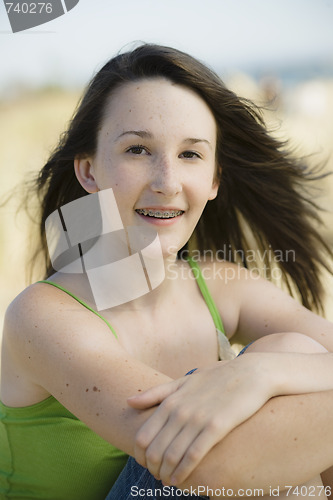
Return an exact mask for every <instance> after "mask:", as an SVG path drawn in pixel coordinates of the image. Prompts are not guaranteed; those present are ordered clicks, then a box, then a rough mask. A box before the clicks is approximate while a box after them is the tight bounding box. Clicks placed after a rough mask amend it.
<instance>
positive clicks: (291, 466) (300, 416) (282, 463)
mask: <svg viewBox="0 0 333 500" xmlns="http://www.w3.org/2000/svg"><path fill="white" fill-rule="evenodd" d="M41 286H43V285H38V286H37V287H35V289H34V290H32V291H31V293H30V295H26V296H23V297H22V298H21V299H20V300H19V303H18V304H16V306H15V307H14V308H13V309H12V310H10V311H9V313H8V316H7V321H6V331H5V334H4V349H5V350H6V356H8V357H7V359H8V361H7V362H12V364H13V366H14V365H15V366H16V367H18V366H19V367H20V368H19V369H17V370H20V375H22V374H24V376H25V378H26V379H27V380H29V381H30V387H34V388H36V391H40V392H39V394H40V396H39V400H41V399H42V398H43V397H47V395H49V394H52V395H54V396H55V397H56V398H57V399H58V400H59V401H60V402H61V403H62V404H64V406H66V407H67V408H68V409H69V410H70V411H71V412H72V413H74V414H75V415H77V417H78V418H80V420H82V421H83V422H85V423H86V424H87V425H88V426H89V427H91V428H92V429H93V430H94V431H95V432H96V433H98V434H99V435H101V436H102V437H103V438H104V439H106V440H107V441H109V442H110V443H112V444H113V445H115V446H117V447H119V448H120V449H123V450H124V451H125V452H127V453H129V454H131V455H133V456H134V455H135V454H136V446H137V444H138V443H137V441H136V436H137V433H138V431H139V429H140V428H141V427H142V426H143V424H144V423H145V422H147V421H148V419H149V417H151V416H153V415H154V414H155V413H156V414H157V411H156V409H155V408H149V409H144V410H138V409H134V408H131V407H130V406H129V405H128V401H127V398H128V397H129V396H131V395H133V394H137V393H138V391H139V390H141V391H144V390H146V389H149V388H151V387H155V386H157V385H160V384H164V383H166V382H170V378H169V377H167V376H165V375H163V374H162V373H159V372H157V371H156V370H154V369H152V368H149V367H147V366H146V365H144V364H143V363H141V362H139V361H138V360H136V359H134V358H133V357H131V356H129V355H128V353H126V352H125V351H124V350H123V349H122V348H121V346H120V345H119V344H118V343H117V341H116V340H115V339H113V338H112V337H111V336H110V332H109V330H108V328H107V327H106V326H105V325H104V324H102V325H101V322H100V320H99V319H98V318H95V317H94V316H93V315H92V314H91V313H90V312H88V311H84V310H82V308H81V307H80V306H78V305H76V304H74V305H73V304H72V302H70V303H65V304H63V302H65V301H64V297H63V296H62V295H59V293H60V292H59V291H57V290H50V289H51V287H47V285H44V287H43V291H41V289H40V287H41ZM45 287H46V288H48V289H47V290H45ZM65 300H66V301H70V300H71V299H67V297H66V299H65ZM36 304H38V306H39V307H38V309H39V314H38V320H37V321H36ZM286 304H287V303H285V305H284V306H283V305H281V307H282V309H283V308H284V310H285V311H286V310H287V305H286ZM288 307H291V308H292V306H291V305H290V306H289V302H288ZM294 307H296V306H294ZM297 307H298V306H297ZM59 309H61V314H59ZM27 311H28V314H27ZM298 312H299V310H298ZM294 313H295V310H294ZM309 314H310V315H311V313H309ZM73 315H74V316H75V324H74V323H73ZM288 315H289V312H288ZM299 315H300V316H301V317H302V318H303V320H302V321H303V322H304V324H303V323H302V322H300V321H299V319H298V320H297V321H298V326H299V328H298V330H296V331H299V330H301V331H302V330H305V329H308V330H311V332H313V331H315V332H316V335H320V337H321V338H323V339H324V341H323V343H324V344H325V343H326V345H325V347H326V348H327V349H328V350H330V348H331V347H332V337H333V336H332V337H330V335H331V332H332V327H331V324H329V323H328V322H326V321H324V320H321V319H320V318H318V317H317V316H315V315H311V321H310V316H308V314H307V312H306V313H305V312H302V313H299V314H298V316H299ZM277 316H278V315H277ZM250 323H251V322H249V324H250ZM278 323H279V321H278V319H276V320H274V318H273V319H272V324H271V325H270V328H271V329H273V331H274V329H275V328H276V325H277V324H278ZM280 324H281V323H280ZM36 325H37V326H36ZM241 325H242V319H241V320H240V326H241ZM302 325H303V326H302ZM305 325H306V327H305ZM23 326H24V328H23ZM257 328H258V330H260V325H259V324H258V322H257ZM22 330H24V335H23V333H22ZM249 330H250V332H251V331H253V328H250V329H249ZM308 330H307V331H303V333H305V334H307V335H308ZM92 331H93V332H94V335H93V336H92V335H91V332H92ZM275 331H278V330H275ZM285 331H286V330H285ZM311 332H310V333H311ZM266 333H271V332H270V331H268V332H266ZM250 356H258V355H257V354H254V353H253V354H249V355H247V356H243V357H242V358H239V359H238V360H237V364H236V362H234V361H232V362H230V363H226V364H223V363H220V364H218V365H217V366H215V367H212V368H210V369H208V370H206V371H205V370H202V372H201V373H198V374H196V375H192V376H191V377H186V385H185V383H184V384H183V382H184V379H180V382H179V381H178V382H175V383H176V384H180V385H182V386H184V391H185V393H186V394H188V395H190V394H191V393H193V391H197V390H199V389H198V388H197V389H195V387H194V386H195V385H196V384H197V383H198V382H199V383H200V384H202V387H206V388H207V387H212V390H214V391H215V393H214V394H213V393H212V394H211V396H210V397H209V399H210V400H214V397H215V398H216V393H217V394H218V393H220V392H221V391H220V387H223V388H224V391H223V396H222V398H221V401H220V407H219V408H218V413H219V415H220V417H219V420H220V421H222V423H223V425H222V427H223V426H224V430H223V432H222V437H223V436H225V437H224V438H223V439H221V438H219V440H218V441H217V444H216V445H215V446H213V447H212V448H211V449H210V451H208V453H207V454H206V455H205V457H204V458H203V459H202V460H201V461H200V464H199V465H198V466H197V467H196V468H195V469H194V471H193V472H192V473H191V474H190V475H189V477H188V478H187V479H186V480H183V481H179V480H178V482H177V484H179V485H180V486H188V485H192V486H197V485H207V486H209V487H211V488H214V487H215V488H218V487H221V483H223V486H225V487H230V488H233V489H234V490H236V489H237V488H242V487H243V488H249V487H253V488H255V487H260V488H263V489H265V490H266V491H268V488H269V487H270V486H274V485H281V486H284V485H287V484H290V485H297V484H301V483H302V482H304V481H306V480H308V479H309V478H311V477H314V476H315V475H316V474H318V473H320V472H322V471H324V470H326V469H328V468H329V467H330V466H331V465H332V464H333V446H332V443H333V419H332V417H331V416H332V415H333V390H332V385H333V382H332V381H333V367H332V359H331V357H330V355H329V354H325V353H323V354H321V353H318V354H303V355H292V354H291V355H290V357H289V358H288V357H287V356H285V355H284V354H283V355H281V356H280V358H279V359H280V360H281V365H280V366H281V367H283V369H279V370H276V369H274V366H273V367H272V368H271V369H269V368H267V367H268V366H269V365H270V361H272V360H273V357H272V356H273V355H270V354H268V353H267V354H266V355H263V356H262V359H265V360H266V361H265V363H266V365H265V366H266V373H267V374H268V373H270V374H271V375H270V376H269V379H270V380H272V374H274V373H280V374H284V378H283V377H282V378H281V379H279V381H278V384H277V385H275V384H273V386H271V387H270V388H268V386H269V384H267V382H266V381H265V379H264V378H263V376H262V374H263V373H265V371H264V372H262V371H261V372H260V371H259V370H255V369H253V366H261V369H263V365H260V363H259V364H258V363H251V365H252V368H250V365H249V359H250ZM275 356H277V355H276V354H275ZM252 359H254V358H252ZM288 359H289V361H288ZM296 359H297V360H298V361H297V362H298V363H299V365H298V370H295V366H296V365H295V362H296V361H295V360H296ZM275 360H277V358H276V357H275ZM275 363H276V361H275ZM233 367H238V368H237V370H233ZM275 368H276V365H275ZM209 370H210V371H209ZM228 370H229V371H228ZM230 370H232V372H233V375H232V376H231V371H230ZM269 370H271V371H269ZM300 370H302V371H303V373H304V374H305V373H306V375H307V376H306V377H305V378H304V377H300V379H299V382H298V384H299V385H297V386H296V385H295V386H294V387H293V386H290V388H289V391H290V392H288V391H287V388H285V392H284V394H285V393H287V394H290V395H287V396H282V397H279V396H278V394H279V392H282V388H281V383H283V380H284V381H285V380H286V378H288V377H294V376H295V375H296V374H297V373H298V372H299V371H300ZM55 374H56V376H55ZM13 376H14V373H13ZM282 379H283V380H282ZM239 380H240V383H239V385H238V386H239V388H240V389H239V390H238V392H237V391H236V392H235V391H234V388H232V384H238V382H237V381H239ZM214 381H215V383H214ZM226 381H228V384H231V385H230V386H229V391H228V386H226ZM261 381H263V382H264V383H262V382H261ZM311 383H312V385H311ZM192 384H193V386H192ZM295 384H296V381H295ZM301 384H303V385H301ZM306 384H308V385H306ZM253 387H256V390H255V391H254V393H252V392H251V396H252V395H253V394H255V395H256V397H255V398H253V397H251V398H247V399H246V404H245V399H244V397H243V396H244V394H250V393H249V391H250V390H251V389H252V388H253ZM272 387H273V389H272ZM278 387H279V390H278ZM286 387H287V386H286ZM302 387H303V389H302ZM94 388H97V389H98V390H96V391H95V390H94ZM217 388H218V390H217V391H216V389H217ZM225 388H226V389H225ZM87 389H89V391H87ZM90 389H91V390H90ZM295 389H297V390H298V392H306V393H307V392H311V390H315V391H316V392H315V393H313V394H300V395H296V396H295V395H291V394H292V392H293V391H294V392H297V390H295ZM36 391H34V393H35V394H37V392H36ZM173 392H174V393H175V394H177V391H173ZM231 392H232V394H233V396H232V399H231V400H230V401H234V403H233V405H234V411H233V412H232V411H230V405H229V404H225V401H226V400H225V398H226V397H227V396H228V394H229V395H230V394H231ZM194 393H195V392H194ZM199 393H200V392H199ZM201 393H202V391H201ZM197 394H198V392H196V393H195V400H196V404H197V401H198V400H197ZM208 396H209V395H208ZM162 399H163V398H162ZM170 399H171V398H166V399H165V401H166V402H167V401H170ZM182 399H183V398H182ZM183 400H184V399H183ZM267 400H269V401H268V402H266V401H267ZM171 401H172V399H171ZM36 402H37V401H36ZM132 402H133V401H132ZM168 404H170V403H168ZM202 404H203V405H204V404H205V403H204V402H202ZM132 406H133V405H132ZM146 406H149V405H146ZM164 407H165V405H164ZM159 408H162V405H160V407H159ZM169 410H170V407H169ZM239 410H241V411H242V413H241V412H240V411H239ZM170 412H171V416H172V415H174V416H175V417H176V420H177V414H178V416H179V410H174V409H172V405H171V410H170ZM177 412H178V413H177ZM97 414H98V417H97ZM236 414H237V419H238V420H233V418H234V415H236ZM225 421H227V422H229V423H228V425H229V427H228V425H227V426H225V424H224V422H225ZM212 422H213V423H211V425H212V426H213V427H210V428H209V427H208V429H209V432H211V430H212V428H213V430H214V429H216V419H215V420H214V419H213V420H212ZM231 429H233V430H231ZM229 431H230V432H229ZM214 432H215V435H216V431H214ZM218 433H219V434H220V436H221V429H218ZM286 457H287V460H286ZM169 462H170V460H169ZM171 463H172V460H171ZM160 476H161V474H160ZM161 477H162V478H163V479H164V480H165V481H166V482H168V481H170V480H171V476H170V468H169V472H167V473H166V474H165V476H164V477H163V476H161Z"/></svg>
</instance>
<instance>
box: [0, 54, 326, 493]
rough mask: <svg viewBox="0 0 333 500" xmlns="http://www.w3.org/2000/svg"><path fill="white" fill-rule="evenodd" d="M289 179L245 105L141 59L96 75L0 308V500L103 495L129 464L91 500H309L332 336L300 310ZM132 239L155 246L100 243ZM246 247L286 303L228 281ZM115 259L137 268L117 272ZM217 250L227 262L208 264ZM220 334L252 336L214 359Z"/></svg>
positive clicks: (301, 207)
mask: <svg viewBox="0 0 333 500" xmlns="http://www.w3.org/2000/svg"><path fill="white" fill-rule="evenodd" d="M306 177H309V173H308V171H307V170H306V169H305V167H304V166H303V165H301V164H299V163H298V162H296V161H295V160H293V159H292V158H290V157H289V156H288V154H287V153H285V152H284V151H283V148H282V145H281V144H279V143H278V142H277V141H276V140H274V139H272V138H271V137H270V136H269V135H268V134H267V132H266V130H265V128H264V124H263V122H262V120H261V118H260V115H259V114H258V112H257V111H256V110H255V108H254V107H252V106H251V105H250V104H249V103H247V102H245V101H244V100H241V99H239V98H238V97H237V96H235V95H234V94H233V93H232V92H230V91H229V90H228V89H226V88H225V86H224V85H223V83H222V82H221V80H220V79H219V78H218V77H217V76H216V75H215V74H214V73H212V72H211V71H210V70H209V69H208V68H206V67H205V66H204V65H202V64H201V63H200V62H198V61H196V60H195V59H193V58H192V57H190V56H188V55H186V54H183V53H182V52H179V51H177V50H174V49H171V48H167V47H159V46H154V45H143V46H141V47H138V48H137V49H135V50H133V51H131V52H128V53H125V54H121V55H118V56H117V57H115V58H113V59H111V60H110V61H109V62H108V63H107V64H106V65H105V66H104V67H103V68H102V69H101V70H100V72H99V73H98V74H97V75H96V76H95V78H94V79H93V80H92V82H91V84H90V86H89V87H88V89H87V91H86V93H85V96H84V97H83V99H82V101H81V103H80V105H79V107H78V109H77V111H76V113H75V115H74V118H73V120H72V122H71V125H70V127H69V129H68V131H67V133H66V134H65V135H64V136H63V138H62V139H61V141H60V144H59V146H58V148H57V149H56V150H55V152H54V154H53V155H52V156H51V158H50V159H49V161H48V162H47V164H46V165H45V166H44V167H43V169H42V170H41V172H40V174H39V176H38V179H37V181H36V190H37V194H38V196H39V199H40V201H41V215H40V235H41V245H40V248H41V249H42V251H43V253H44V256H45V262H46V275H45V278H46V280H44V281H42V282H38V283H35V284H33V285H32V286H30V287H28V288H27V289H26V290H24V291H23V292H22V293H21V294H20V295H19V296H18V297H17V298H16V299H15V300H14V301H13V303H12V304H11V305H10V306H9V308H8V311H7V314H6V320H5V327H4V333H3V347H2V349H3V352H2V376H1V401H2V403H1V407H0V411H1V413H0V416H1V427H0V429H1V432H0V440H1V448H0V449H1V452H0V464H1V467H0V470H1V472H0V492H1V494H2V497H3V498H31V499H32V498H34V499H35V498H36V499H37V498H42V499H44V500H46V499H49V498H50V499H51V498H52V499H57V500H61V499H69V498H71V499H87V500H88V499H98V498H101V499H102V498H105V496H106V495H107V493H108V491H109V490H110V488H111V487H112V485H113V484H114V482H115V481H116V478H117V477H118V475H119V473H120V471H121V470H122V469H123V467H124V466H125V463H126V460H127V456H128V455H130V456H132V457H135V458H136V460H137V462H138V463H139V464H141V465H142V466H144V467H147V470H143V471H142V468H140V466H139V465H136V464H134V463H133V460H131V459H130V461H129V463H128V465H127V466H126V467H125V469H124V471H123V475H122V477H120V478H119V482H118V483H117V485H116V486H115V487H114V489H113V490H112V491H111V493H110V497H109V498H122V499H123V498H126V496H127V495H128V496H129V498H131V497H133V495H134V496H136V495H138V494H139V493H138V491H139V490H138V489H134V490H133V489H132V487H135V488H139V487H140V484H142V483H141V482H140V478H139V476H142V472H143V475H144V481H146V479H147V477H148V481H149V483H148V484H150V485H153V486H154V487H155V486H156V485H159V486H161V484H162V483H160V482H156V481H155V478H156V480H159V479H161V480H162V481H163V483H164V485H165V487H167V486H168V485H176V486H178V487H180V488H192V490H193V492H194V493H201V494H204V495H205V494H207V495H208V496H210V497H211V498H214V497H216V496H219V494H220V492H221V494H223V493H222V489H221V488H222V486H223V487H224V488H226V489H230V490H232V492H233V494H234V495H236V496H237V495H241V491H242V490H244V489H248V488H251V491H252V495H254V496H255V495H256V494H257V495H260V493H258V492H257V493H256V491H255V490H256V489H257V488H260V489H262V492H263V494H264V493H265V494H269V493H270V491H271V490H270V488H277V489H278V490H279V491H278V493H280V490H281V492H282V490H285V491H287V492H290V489H289V490H288V486H289V487H290V488H291V487H294V486H296V485H300V484H304V487H305V488H310V486H311V488H312V489H311V491H310V489H306V494H307V495H308V496H315V497H319V496H325V495H326V496H327V494H328V493H329V489H326V490H325V489H324V488H323V485H322V482H321V480H320V476H319V474H320V473H322V472H324V471H326V470H329V468H330V467H331V466H332V464H333V450H332V446H331V445H330V443H331V442H332V441H331V440H332V439H333V425H332V419H331V418H330V412H331V411H332V410H333V390H332V389H333V382H332V380H333V377H332V374H333V366H332V354H331V353H330V352H328V351H332V349H333V340H332V338H333V337H332V335H331V334H332V332H333V326H332V324H330V323H329V322H328V321H326V320H324V319H323V318H321V317H319V316H317V315H315V314H314V313H312V312H310V310H309V309H310V308H319V307H320V305H321V292H322V290H321V286H320V281H319V277H318V275H319V270H320V268H321V267H323V266H324V267H326V264H325V256H324V252H329V249H328V248H327V246H326V245H325V243H324V242H323V241H322V239H321V238H320V236H319V235H318V233H317V232H316V230H315V229H314V228H313V226H312V224H311V223H310V219H311V218H315V217H316V215H315V212H314V211H313V208H312V203H311V202H310V201H309V199H308V198H307V197H306V195H305V194H304V191H303V190H302V189H301V188H302V184H303V182H304V180H305V178H306ZM88 194H89V196H86V195H88ZM113 196H114V198H113ZM96 199H97V200H98V202H99V206H98V210H97V212H98V214H99V217H100V220H99V221H98V220H97V219H96V211H95V208H94V207H95V205H94V203H95V200H96ZM78 207H79V208H78ZM118 211H119V214H120V219H119V218H118ZM108 218H109V219H110V220H106V219H108ZM50 221H51V222H50ZM51 223H54V225H53V226H52V224H51ZM50 224H51V226H50ZM132 226H134V227H138V226H139V227H140V228H141V230H142V234H144V235H145V234H146V233H145V231H146V230H149V231H151V230H153V233H154V234H156V238H155V237H154V238H155V239H154V242H155V243H154V245H155V246H154V245H153V247H154V248H153V258H152V260H149V259H146V260H145V255H146V254H145V248H146V246H145V245H143V246H140V245H139V248H134V246H135V244H136V243H137V242H136V241H135V242H134V244H133V240H131V239H130V238H128V237H127V236H126V238H127V240H126V244H124V245H123V246H122V242H119V241H118V240H117V242H116V244H113V243H112V242H113V240H112V241H111V240H109V236H108V234H111V236H113V233H114V232H117V231H120V232H122V231H123V230H124V231H125V233H126V234H130V231H129V229H128V228H130V227H132ZM106 228H108V229H106ZM123 228H124V229H123ZM52 231H53V232H52ZM54 231H55V232H57V231H58V233H57V237H56V244H55V247H52V243H54V241H53V240H52V234H53V235H54ZM99 235H102V236H100V237H99ZM250 235H252V237H254V239H255V242H256V245H257V248H258V250H259V251H260V252H262V254H263V255H265V265H266V267H267V269H272V268H273V267H274V266H275V265H276V262H275V260H274V255H275V253H274V252H282V254H283V255H285V256H286V255H289V254H287V252H288V251H290V250H292V251H293V254H292V255H294V256H295V259H287V258H285V259H284V260H282V261H281V262H280V263H279V266H280V267H279V269H280V271H281V275H282V277H283V278H284V280H285V281H286V283H287V284H288V286H289V288H290V289H292V288H294V287H296V289H297V290H298V292H299V295H300V297H301V300H302V302H303V306H301V305H300V304H299V303H298V302H297V301H295V300H294V299H292V298H291V297H290V296H289V295H287V294H285V293H284V292H282V291H281V290H279V289H278V288H277V287H275V286H274V285H273V284H271V283H269V282H268V281H266V280H265V279H261V278H259V277H258V276H257V275H256V274H254V273H252V271H251V270H249V271H247V270H246V267H247V257H248V254H249V252H250V250H251V248H252V247H251V246H250V243H249V241H251V239H250ZM110 238H111V237H110ZM126 238H125V239H126ZM145 238H146V237H144V238H143V240H144V241H145ZM46 239H47V241H48V245H49V253H48V252H47V245H46ZM146 239H147V238H146ZM110 241H111V243H112V244H110ZM146 243H147V241H146ZM148 243H149V244H150V241H149V242H148ZM118 245H119V247H121V248H122V249H123V247H126V248H127V246H128V248H130V252H128V254H127V257H126V259H128V260H126V263H128V262H131V265H132V264H133V262H134V261H135V259H137V260H136V262H140V263H141V264H140V266H141V267H135V266H134V264H133V267H131V271H130V273H127V274H126V272H127V271H128V269H127V264H126V266H123V267H120V266H121V265H122V264H121V259H120V260H119V259H118V257H117V258H116V259H114V254H113V252H114V247H115V246H116V247H117V248H118ZM147 246H148V245H147ZM224 248H232V249H234V250H237V255H241V256H242V257H243V262H241V263H232V262H228V261H227V260H223V259H221V258H220V255H221V250H223V249H224ZM96 249H97V250H98V251H97V250H96ZM267 250H270V252H267ZM122 251H123V250H121V252H122ZM208 251H210V253H207V252H208ZM121 252H120V254H121ZM111 254H112V258H111ZM72 255H74V257H73V258H72ZM159 255H161V256H162V261H163V274H165V277H164V279H163V280H160V281H162V282H161V284H159V286H155V285H154V280H155V282H157V281H158V279H157V277H160V276H161V268H160V267H159V265H157V267H156V266H155V267H154V271H153V272H152V271H151V269H152V267H150V264H151V262H152V261H154V263H155V264H156V262H157V263H158V262H159V260H158V259H159ZM191 255H192V258H191V257H189V256H191ZM207 255H209V259H208V258H207ZM212 255H213V258H212V257H211V256H212ZM63 256H65V257H64V259H63V260H62V261H61V259H62V258H63ZM92 256H93V257H92ZM195 256H196V257H195ZM272 257H273V262H271V258H272ZM108 259H109V260H108ZM112 259H113V260H115V264H116V265H114V266H113V265H112V264H114V262H111V260H112ZM138 259H139V260H138ZM59 261H61V263H60V264H59ZM110 262H111V263H110ZM148 263H150V264H149V265H148ZM52 265H53V267H52ZM80 266H81V267H80ZM120 269H121V272H120ZM132 269H134V271H133V272H135V273H136V270H137V269H140V270H142V273H143V274H142V273H141V274H133V272H132ZM56 271H57V272H56ZM117 273H118V274H117ZM122 273H125V274H122ZM123 276H126V280H125V283H124V280H123V279H122V277H123ZM139 276H140V279H142V282H144V279H146V282H145V283H147V284H148V285H147V286H148V291H147V293H146V291H145V289H144V288H140V287H139V286H138V282H139ZM143 276H144V279H143ZM155 278H156V279H155ZM140 283H141V282H140ZM120 289H121V293H122V294H123V292H124V290H125V292H126V291H128V290H130V292H129V293H128V295H127V298H126V297H125V296H124V295H122V296H121V298H120ZM133 290H135V292H133ZM112 294H115V296H116V298H117V301H118V302H117V303H116V304H115V303H113V302H112V306H111V305H110V304H111V302H110V300H111V299H110V297H111V295H112ZM105 296H107V297H106V302H103V305H101V302H100V299H101V298H105ZM108 301H109V302H108ZM304 306H305V307H304ZM96 309H99V310H102V313H103V315H101V314H100V313H99V312H97V310H96ZM221 318H222V319H223V322H222V319H221ZM236 335H239V336H241V337H243V338H244V339H245V340H246V342H251V341H254V340H256V339H260V340H258V341H257V342H255V343H254V344H252V345H251V346H250V347H249V348H248V349H247V352H246V355H244V356H240V357H238V358H236V359H234V360H231V361H230V360H229V361H226V359H230V349H229V346H228V342H227V337H228V338H232V337H234V336H236ZM219 345H220V349H219V347H218V346H219ZM251 351H252V352H251ZM219 359H220V361H218V360H219ZM196 367H200V369H199V370H197V371H196V372H195V373H194V374H193V375H191V376H187V377H184V376H183V375H184V374H185V373H186V372H188V371H189V370H191V369H193V368H196ZM148 389H150V390H148ZM147 390H148V392H144V391H147ZM143 392H144V393H143ZM130 396H134V397H132V398H131V399H128V398H129V397H130ZM276 396H281V397H276ZM286 396H288V397H286ZM156 405H158V407H157V408H156ZM290 416H292V418H290ZM231 431H232V432H231ZM148 470H149V471H150V472H151V473H152V475H149V472H148ZM323 477H324V476H323ZM325 477H326V479H325V485H329V471H328V472H327V473H326V476H325ZM309 481H310V482H309ZM145 484H146V485H147V482H145ZM199 487H200V488H201V489H198V488H199ZM202 488H204V491H203V490H202ZM219 489H220V490H219ZM170 491H171V490H170ZM170 491H169V490H168V491H166V492H165V496H169V495H170ZM260 491H261V490H260ZM172 493H173V494H175V495H177V496H179V494H180V492H179V491H178V490H172ZM303 493H304V492H303ZM145 494H146V496H147V497H149V498H151V497H152V495H151V494H150V493H148V492H146V493H145ZM285 494H286V493H285ZM158 495H159V493H158V492H157V493H156V494H155V496H156V497H157V498H160V496H158ZM184 495H186V496H187V492H185V493H184ZM140 496H141V498H142V494H140ZM304 496H306V495H304Z"/></svg>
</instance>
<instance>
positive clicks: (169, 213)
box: [135, 208, 184, 219]
mask: <svg viewBox="0 0 333 500" xmlns="http://www.w3.org/2000/svg"><path fill="white" fill-rule="evenodd" d="M135 211H136V212H137V213H138V214H140V215H145V216H146V217H154V218H155V219H173V218H175V217H178V216H179V215H182V214H183V213H184V210H151V209H149V210H146V209H145V208H138V209H137V210H135Z"/></svg>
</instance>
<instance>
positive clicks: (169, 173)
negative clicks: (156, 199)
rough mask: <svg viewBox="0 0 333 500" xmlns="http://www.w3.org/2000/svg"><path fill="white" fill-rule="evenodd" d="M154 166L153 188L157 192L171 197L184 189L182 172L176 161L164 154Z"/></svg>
mask: <svg viewBox="0 0 333 500" xmlns="http://www.w3.org/2000/svg"><path fill="white" fill-rule="evenodd" d="M152 168H153V175H152V181H151V189H152V190H153V191H154V192H155V193H160V194H163V195H164V196H167V197H168V198H171V197H172V196H175V195H176V194H178V193H180V192H181V191H182V183H181V178H180V174H181V172H180V169H179V168H178V169H177V165H176V162H175V161H172V160H171V159H170V158H167V157H166V156H164V157H163V158H159V159H158V160H157V161H156V162H155V163H154V165H153V166H152Z"/></svg>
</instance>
